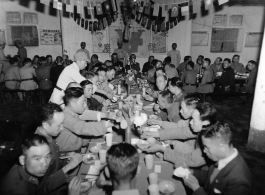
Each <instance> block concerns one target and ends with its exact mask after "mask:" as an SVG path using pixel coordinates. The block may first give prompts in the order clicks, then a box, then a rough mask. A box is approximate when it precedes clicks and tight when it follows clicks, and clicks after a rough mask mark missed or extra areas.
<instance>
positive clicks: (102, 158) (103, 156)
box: [99, 150, 107, 164]
mask: <svg viewBox="0 0 265 195" xmlns="http://www.w3.org/2000/svg"><path fill="white" fill-rule="evenodd" d="M106 155H107V151H106V150H100V151H99V160H100V163H101V164H105V163H106Z"/></svg>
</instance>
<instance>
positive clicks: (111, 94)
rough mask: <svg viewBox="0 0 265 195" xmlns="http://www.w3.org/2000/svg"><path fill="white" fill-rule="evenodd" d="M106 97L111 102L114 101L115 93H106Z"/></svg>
mask: <svg viewBox="0 0 265 195" xmlns="http://www.w3.org/2000/svg"><path fill="white" fill-rule="evenodd" d="M106 96H107V97H108V98H109V99H110V100H112V99H113V96H114V94H113V93H111V92H106Z"/></svg>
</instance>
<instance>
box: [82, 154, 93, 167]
mask: <svg viewBox="0 0 265 195" xmlns="http://www.w3.org/2000/svg"><path fill="white" fill-rule="evenodd" d="M95 159H96V157H95V156H94V155H91V154H86V155H84V156H83V163H85V164H86V165H90V164H92V163H94V162H95Z"/></svg>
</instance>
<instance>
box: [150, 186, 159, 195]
mask: <svg viewBox="0 0 265 195" xmlns="http://www.w3.org/2000/svg"><path fill="white" fill-rule="evenodd" d="M148 190H149V193H150V195H159V187H158V185H157V184H151V185H150V186H149V187H148Z"/></svg>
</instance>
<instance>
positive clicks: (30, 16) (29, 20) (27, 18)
mask: <svg viewBox="0 0 265 195" xmlns="http://www.w3.org/2000/svg"><path fill="white" fill-rule="evenodd" d="M23 22H24V23H26V24H38V14H37V13H32V12H23Z"/></svg>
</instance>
